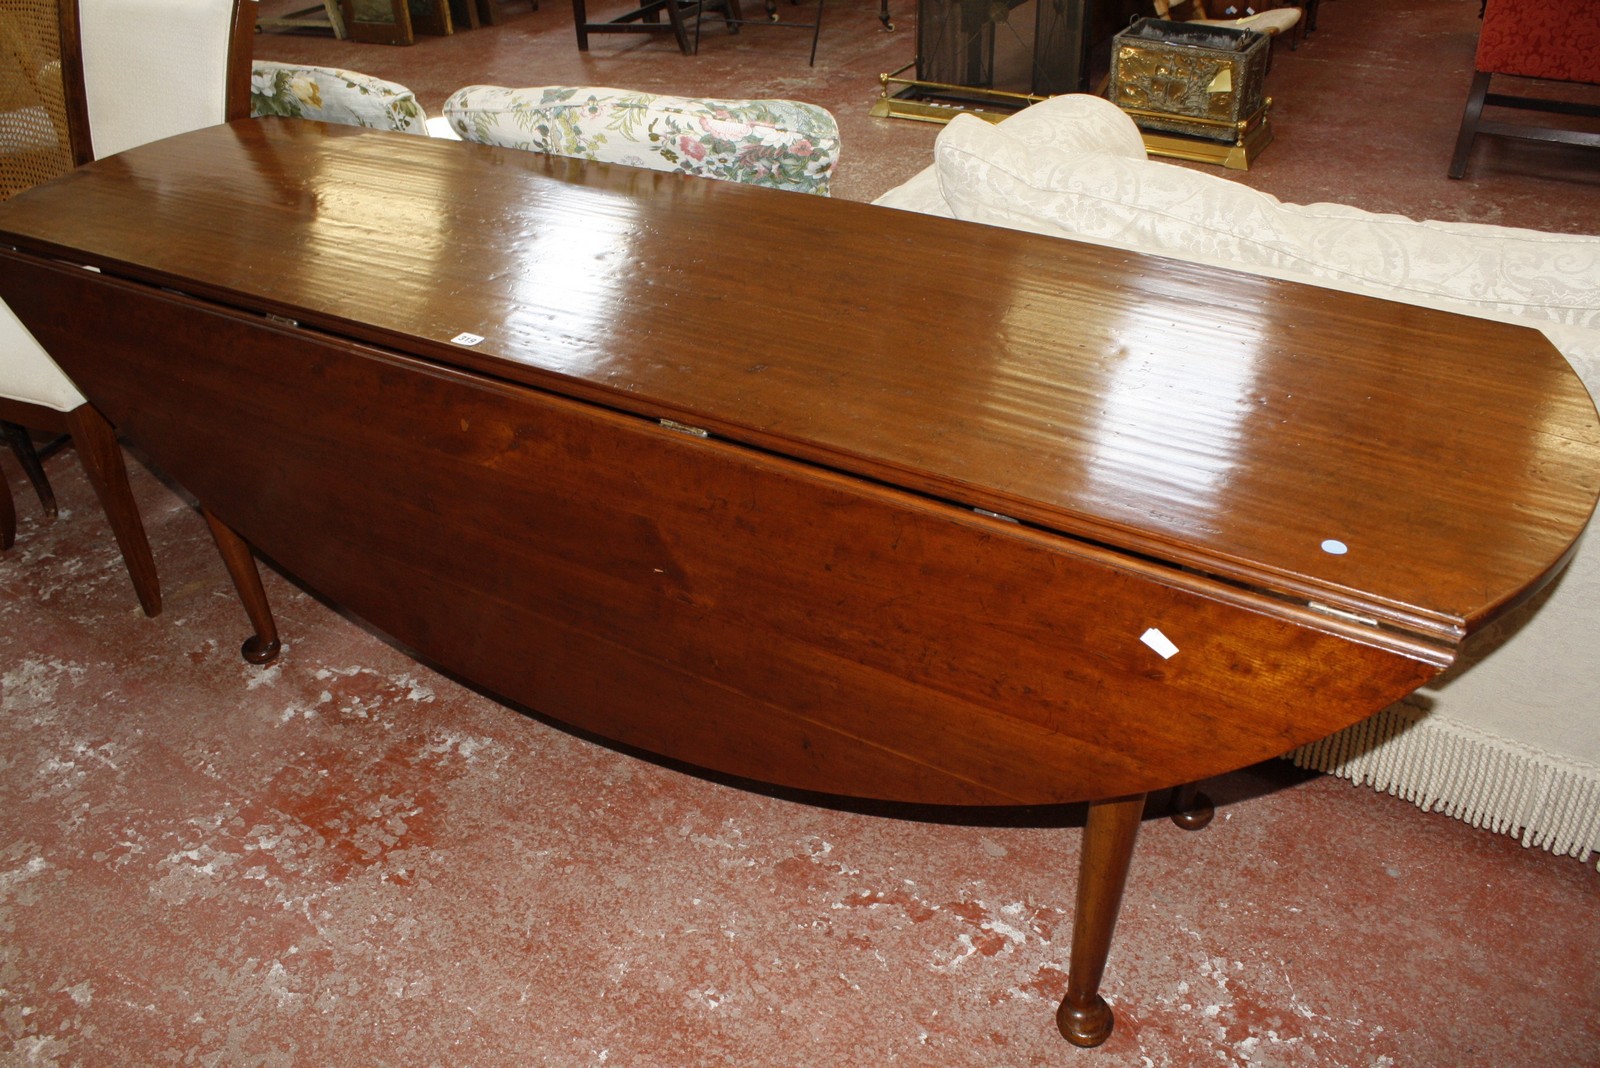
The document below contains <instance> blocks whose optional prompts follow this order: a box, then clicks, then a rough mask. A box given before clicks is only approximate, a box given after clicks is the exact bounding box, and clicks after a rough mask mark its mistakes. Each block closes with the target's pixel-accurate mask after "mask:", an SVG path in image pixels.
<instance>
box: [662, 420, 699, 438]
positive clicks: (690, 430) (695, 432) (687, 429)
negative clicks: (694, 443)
mask: <svg viewBox="0 0 1600 1068" xmlns="http://www.w3.org/2000/svg"><path fill="white" fill-rule="evenodd" d="M661 425H662V426H664V427H666V428H667V429H668V430H676V431H677V432H678V433H680V434H688V435H690V436H691V437H696V438H709V437H710V436H711V431H709V430H702V429H700V428H699V427H697V426H690V425H689V424H688V423H680V422H678V421H677V420H676V419H663V420H661Z"/></svg>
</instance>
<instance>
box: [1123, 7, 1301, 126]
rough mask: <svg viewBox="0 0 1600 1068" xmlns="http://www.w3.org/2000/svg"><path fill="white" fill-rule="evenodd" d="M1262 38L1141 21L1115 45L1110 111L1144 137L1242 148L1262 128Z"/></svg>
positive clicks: (1229, 30)
mask: <svg viewBox="0 0 1600 1068" xmlns="http://www.w3.org/2000/svg"><path fill="white" fill-rule="evenodd" d="M1270 47H1271V42H1270V40H1269V39H1268V38H1267V36H1266V35H1265V34H1260V33H1256V32H1255V31H1254V30H1240V29H1235V28H1234V27H1231V26H1203V25H1199V24H1196V23H1190V22H1167V21H1164V20H1162V19H1150V18H1145V19H1140V20H1139V21H1138V22H1135V23H1134V24H1133V25H1132V26H1130V27H1128V28H1127V29H1126V30H1123V31H1122V32H1121V33H1119V34H1117V35H1116V37H1115V38H1113V45H1112V49H1111V88H1110V96H1111V101H1112V103H1114V104H1116V105H1117V106H1118V107H1120V108H1122V109H1123V110H1124V111H1126V112H1128V114H1130V115H1131V116H1133V119H1134V121H1135V122H1136V123H1138V125H1139V128H1140V129H1141V130H1147V131H1159V132H1163V133H1174V134H1181V135H1183V136H1185V137H1199V138H1204V139H1207V140H1212V141H1229V142H1237V141H1239V140H1241V139H1242V137H1243V136H1244V134H1245V133H1246V132H1247V131H1248V128H1249V127H1251V126H1253V125H1255V124H1257V123H1260V122H1262V121H1264V117H1265V108H1266V100H1265V97H1264V88H1263V86H1264V83H1265V81H1266V76H1267V58H1268V55H1269V52H1268V49H1269V48H1270Z"/></svg>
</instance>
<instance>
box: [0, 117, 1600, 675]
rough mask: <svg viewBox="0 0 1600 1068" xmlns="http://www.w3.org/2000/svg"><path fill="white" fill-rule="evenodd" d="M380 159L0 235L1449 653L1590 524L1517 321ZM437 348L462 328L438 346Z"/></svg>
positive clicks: (251, 178) (173, 184)
mask: <svg viewBox="0 0 1600 1068" xmlns="http://www.w3.org/2000/svg"><path fill="white" fill-rule="evenodd" d="M404 149H405V150H404V151H403V152H401V151H400V150H399V148H398V146H397V145H396V143H395V142H394V141H393V140H392V139H391V138H388V137H385V136H381V135H374V134H372V133H370V132H366V131H357V130H354V129H348V130H347V129H345V128H335V127H322V126H318V125H316V124H308V123H292V122H289V121H288V120H282V121H279V120H268V121H265V122H257V123H243V124H235V125H234V126H232V127H231V128H224V129H217V130H213V131H208V132H207V133H206V134H204V135H200V136H196V137H193V138H186V139H183V140H182V141H179V142H176V143H173V142H169V143H167V144H166V145H163V146H160V147H159V148H153V149H152V150H149V151H140V152H138V153H129V154H126V155H125V156H123V157H120V158H119V159H118V160H115V161H108V168H107V170H106V171H102V172H100V173H102V174H106V175H108V176H109V175H111V174H119V175H120V176H121V177H123V178H125V179H126V180H124V181H120V182H109V181H84V182H73V183H71V184H64V185H61V186H59V187H57V188H55V189H52V190H49V191H48V192H47V193H46V194H44V195H41V196H39V197H37V198H28V199H27V200H26V201H25V202H24V203H19V204H17V205H15V207H14V208H13V209H12V210H11V211H8V212H7V214H6V216H5V219H6V224H5V228H6V230H7V231H8V232H10V233H12V234H13V235H14V236H15V240H17V241H19V242H24V243H27V244H29V245H32V246H35V247H40V248H50V247H61V248H81V249H85V250H88V251H90V252H91V254H90V255H87V256H86V257H85V258H87V259H90V260H92V261H95V262H100V263H105V264H108V265H109V264H117V265H118V270H120V271H124V272H127V273H129V274H130V275H132V276H135V277H142V278H146V279H148V280H151V281H156V282H163V281H167V282H170V281H181V282H182V284H183V286H184V287H186V288H187V289H189V290H191V291H193V292H195V293H196V294H197V295H201V296H207V297H212V298H215V299H219V300H222V301H225V302H230V303H232V302H240V303H242V304H243V305H244V306H248V307H253V308H258V309H260V310H262V311H268V312H275V313H277V314H282V315H288V316H291V317H294V318H297V319H301V320H303V321H304V322H306V323H307V324H308V325H315V326H318V327H320V328H324V329H328V330H330V331H333V332H336V333H342V334H348V335H349V336H351V337H354V338H358V339H361V340H366V341H370V342H373V343H376V344H380V345H386V344H394V343H397V341H398V342H400V343H402V344H403V345H404V346H405V347H406V348H407V349H408V350H409V351H416V352H417V353H418V354H419V355H422V356H425V357H426V358H428V359H432V360H437V361H439V362H441V363H448V364H451V365H455V366H459V367H462V368H466V369H471V370H478V371H483V372H487V373H489V374H493V375H495V376H497V377H503V378H506V379H509V380H514V381H519V382H523V383H526V384H529V385H534V386H539V387H543V388H548V389H553V390H556V391H558V392H561V393H564V394H567V395H570V396H574V397H578V398H581V399H585V400H591V401H596V402H599V403H602V404H605V405H608V406H612V407H616V408H619V409H621V410H625V411H630V412H634V413H637V414H641V415H646V416H652V417H654V416H666V417H670V418H672V419H675V420H679V421H681V422H686V423H689V424H692V425H696V426H702V427H705V428H706V429H709V430H711V431H712V432H714V433H716V434H718V435H719V436H723V437H726V438H728V439H731V440H735V441H741V442H746V443H749V444H752V445H756V446H759V447H761V448H764V449H769V450H772V451H775V452H779V453H782V454H784V455H790V456H794V457H796V458H797V459H802V460H807V461H811V462H816V463H820V464H823V465H825V466H828V467H832V468H836V469H840V470H844V471H849V472H852V473H855V474H860V475H863V476H866V477H870V478H874V479H877V480H881V481H884V482H886V483H889V484H893V485H899V486H904V487H906V488H908V489H913V490H917V491H920V492H926V493H930V494H932V495H935V496H938V497H941V498H944V499H949V500H955V501H959V502H961V503H963V504H970V505H975V506H981V507H984V508H987V509H990V510H992V511H996V512H999V513H1001V514H1004V515H1009V516H1013V517H1016V518H1019V519H1024V520H1027V521H1029V522H1031V523H1036V524H1039V525H1041V526H1043V527H1046V528H1048V529H1053V530H1059V531H1062V532H1065V533H1068V534H1072V535H1076V536H1081V537H1085V538H1088V539H1091V540H1095V541H1099V542H1104V543H1108V544H1113V545H1117V546H1120V547H1123V548H1125V549H1128V550H1131V551H1136V552H1140V553H1143V554H1146V555H1148V556H1151V557H1153V558H1156V559H1158V560H1161V561H1163V562H1166V563H1171V564H1177V565H1183V566H1188V567H1193V568H1196V569H1199V570H1201V571H1204V572H1206V573H1209V574H1215V575H1218V576H1219V577H1223V578H1227V579H1229V580H1232V581H1236V582H1241V583H1244V584H1247V585H1250V586H1254V587H1259V588H1262V589H1267V590H1272V591H1274V592H1275V593H1279V594H1283V595H1286V596H1290V597H1294V598H1297V599H1314V600H1317V601H1320V602H1324V603H1329V604H1332V605H1335V606H1338V607H1344V608H1347V609H1350V610H1352V611H1355V612H1357V613H1358V614H1361V615H1365V616H1368V617H1372V618H1377V619H1379V620H1381V621H1383V622H1384V623H1385V624H1389V625H1392V626H1394V627H1396V628H1399V629H1401V630H1404V631H1407V632H1410V633H1414V634H1417V635H1419V636H1420V637H1422V638H1423V639H1425V640H1428V641H1434V642H1443V643H1445V644H1453V643H1454V642H1456V641H1457V640H1458V639H1459V638H1460V636H1461V635H1462V634H1463V633H1464V632H1466V631H1468V630H1471V629H1473V628H1475V627H1476V626H1478V625H1479V624H1481V623H1482V622H1483V620H1484V619H1485V618H1486V617H1487V616H1489V615H1492V614H1493V613H1494V612H1495V611H1497V610H1498V609H1500V608H1502V607H1504V605H1505V604H1506V602H1507V601H1508V600H1511V599H1514V598H1515V597H1516V596H1518V594H1519V592H1520V591H1523V590H1524V589H1525V588H1526V586H1527V584H1528V582H1529V579H1530V576H1535V575H1538V574H1542V573H1544V572H1547V571H1548V570H1549V569H1550V568H1551V567H1552V566H1554V565H1555V564H1556V563H1557V562H1558V561H1559V560H1560V559H1561V557H1562V554H1563V553H1564V552H1565V550H1566V548H1567V547H1568V546H1569V545H1570V543H1571V539H1572V537H1573V536H1574V535H1575V533H1576V531H1577V530H1578V529H1579V528H1580V527H1581V524H1582V522H1583V519H1584V517H1585V516H1586V515H1587V514H1588V511H1589V509H1590V507H1591V506H1592V504H1593V500H1594V492H1593V491H1594V486H1593V476H1592V472H1591V471H1589V470H1586V469H1585V468H1584V466H1583V465H1584V463H1585V462H1586V460H1587V457H1588V455H1589V450H1591V449H1592V448H1593V447H1594V445H1595V440H1594V429H1593V406H1592V402H1591V401H1590V400H1589V398H1588V396H1587V395H1586V393H1585V392H1584V391H1583V388H1582V385H1581V384H1580V383H1579V382H1578V380H1577V379H1576V377H1575V376H1574V375H1573V374H1572V372H1571V370H1570V368H1569V367H1568V366H1567V365H1566V363H1565V361H1563V360H1562V359H1561V357H1560V356H1559V354H1557V353H1556V352H1555V350H1554V349H1553V348H1552V347H1551V346H1550V345H1549V343H1548V342H1547V341H1545V340H1544V338H1543V337H1542V336H1540V335H1539V334H1538V333H1536V332H1534V331H1531V330H1527V329H1522V328H1517V327H1513V326H1508V325H1502V324H1497V323H1491V322H1486V321H1483V320H1477V319H1468V318H1465V317H1460V316H1454V315H1450V314H1446V313H1442V312H1435V311H1429V310H1426V309H1421V308H1415V307H1410V306H1406V305H1398V304H1388V303H1380V302H1375V301H1372V300H1370V299H1366V298H1361V297H1356V296H1351V295H1347V294H1342V293H1336V292H1331V291H1326V290H1319V289H1312V288H1308V287H1303V286H1296V285H1292V284H1288V283H1281V282H1275V281H1271V280H1267V279H1260V278H1253V277H1247V276H1237V277H1234V278H1231V279H1230V280H1229V283H1228V284H1227V285H1226V286H1220V285H1218V284H1216V278H1215V274H1216V272H1215V271H1213V270H1210V269H1203V268H1198V267H1193V266H1190V265H1186V264H1181V263H1177V262H1174V261H1169V260H1161V259H1157V258H1152V257H1145V256H1138V255H1135V254H1131V253H1121V252H1115V251H1108V250H1104V249H1098V248H1094V247H1090V246H1084V245H1078V244H1073V243H1069V242H1063V241H1058V240H1048V239H1043V238H1036V237H1030V236H1028V235H1021V234H1017V233H1012V232H1009V231H1005V230H999V229H994V228H987V227H977V226H971V225H966V224H961V223H957V222H949V221H945V220H937V219H929V218H923V217H916V216H912V215H909V214H904V213H897V212H887V211H882V210H878V209H875V208H872V207H870V206H867V205H858V204H847V203H838V202H830V201H827V200H824V199H822V198H814V200H813V201H811V202H806V201H801V200H796V199H792V198H791V199H781V200H780V199H778V198H774V197H772V196H770V195H767V191H765V190H760V189H754V188H747V187H739V186H733V185H730V184H727V183H715V184H713V183H692V182H688V181H685V180H684V179H683V178H682V177H681V176H677V175H670V174H658V173H651V172H640V171H634V170H629V169H626V168H605V167H601V166H585V165H583V164H582V163H580V162H578V161H570V160H561V159H552V158H547V157H543V156H537V155H530V154H519V153H514V152H505V151H497V150H494V149H492V148H488V147H486V146H462V145H457V144H451V143H437V142H426V141H421V140H420V139H419V142H418V143H417V144H416V145H415V146H411V145H407V146H404ZM68 202H70V204H71V207H70V209H69V208H67V206H66V205H67V203H68ZM773 279H785V280H786V281H785V282H784V283H782V284H778V283H774V282H773V281H772V280H773ZM824 283H826V284H824ZM464 331H465V332H471V333H473V334H478V335H481V336H483V337H484V338H485V339H486V340H485V341H484V342H483V343H482V344H480V345H478V346H477V347H475V348H464V347H461V346H457V345H451V344H450V338H452V337H455V336H456V335H457V334H459V333H462V332H464ZM688 354H692V359H691V358H689V355H688ZM1490 443H1492V444H1493V447H1492V448H1489V447H1486V445H1488V444H1490ZM1484 487H1495V489H1496V492H1493V493H1486V492H1484ZM1327 539H1337V540H1339V541H1341V542H1344V543H1345V544H1346V545H1348V546H1349V548H1350V551H1349V552H1348V553H1347V554H1345V555H1343V556H1331V555H1329V554H1328V553H1326V552H1324V551H1323V550H1322V549H1321V545H1322V543H1323V542H1324V541H1325V540H1327Z"/></svg>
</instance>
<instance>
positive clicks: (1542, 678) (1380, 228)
mask: <svg viewBox="0 0 1600 1068" xmlns="http://www.w3.org/2000/svg"><path fill="white" fill-rule="evenodd" d="M877 203H879V204H881V205H885V206H888V207H893V208H901V209H905V210H910V211H919V212H925V213H928V214H934V215H943V216H948V217H952V218H957V219H964V220H968V221H971V222H975V223H987V224H990V225H994V226H1006V227H1011V228H1014V229H1019V230H1028V231H1032V232H1035V233H1041V234H1048V235H1053V236H1057V237H1067V238H1073V239H1075V240H1079V241H1088V242H1092V243H1096V244H1101V245H1108V246H1112V247H1115V248H1121V249H1130V250H1134V251H1138V252H1148V253H1155V254H1158V255H1162V256H1170V257H1174V258H1177V259H1182V260H1187V261H1191V262H1197V263H1204V264H1212V265H1215V266H1218V267H1224V268H1229V269H1233V270H1239V271H1246V272H1250V273H1253V274H1259V275H1266V276H1270V277H1274V278H1283V279H1289V280H1292V281H1298V282H1307V283H1310V284H1312V285H1318V286H1326V287H1329V288H1332V289H1339V290H1346V291H1350V292H1357V293H1365V294H1369V295H1372V296H1377V297H1384V298H1387V299H1390V300H1398V301H1404V302H1406V303H1410V304H1417V305H1422V306H1426V307H1431V308H1441V309H1445V310H1448V311H1455V312H1462V313H1465V314H1467V315H1475V316H1480V317H1482V318H1486V319H1499V320H1504V321H1507V322H1513V323H1521V324H1524V325H1527V326H1531V327H1534V328H1536V329H1539V330H1542V331H1543V332H1544V333H1545V335H1546V336H1547V337H1548V338H1549V339H1550V341H1551V342H1552V343H1553V344H1554V345H1555V346H1556V348H1557V349H1559V350H1560V351H1561V352H1562V354H1563V355H1565V356H1566V358H1567V359H1568V360H1569V361H1570V362H1571V363H1572V365H1573V367H1574V368H1576V370H1577V372H1578V374H1579V376H1580V377H1581V378H1582V379H1583V381H1584V383H1585V384H1586V385H1587V386H1588V388H1589V391H1590V393H1591V394H1595V395H1600V237H1579V236H1569V235H1562V234H1548V233H1541V232H1537V231H1531V230H1516V229H1510V228H1506V227H1498V226H1483V225H1474V224H1463V223H1445V222H1418V221H1414V220H1411V219H1408V218H1404V217H1401V216H1397V215H1378V214H1374V213H1371V212H1366V211H1361V210H1358V209H1356V208H1350V207H1344V206H1341V205H1337V204H1311V205H1297V204H1286V203H1282V202H1280V201H1278V200H1277V199H1275V198H1273V197H1271V196H1268V195H1266V194H1263V193H1260V192H1257V191H1255V190H1252V189H1249V188H1247V187H1245V186H1242V185H1240V184H1239V183H1237V182H1235V181H1232V180H1230V179H1227V178H1224V177H1222V176H1221V175H1219V174H1216V173H1213V172H1203V171H1198V170H1192V169H1189V168H1184V167H1179V166H1175V165H1172V164H1166V163H1160V162H1156V161H1154V160H1149V159H1146V157H1145V151H1144V147H1143V144H1142V143H1141V141H1140V139H1139V132H1138V130H1137V129H1136V128H1135V127H1134V125H1133V123H1132V121H1131V120H1130V119H1128V117H1127V116H1126V115H1124V114H1123V113H1122V112H1120V111H1118V110H1117V109H1116V108H1115V107H1114V106H1112V105H1111V104H1110V103H1108V102H1107V101H1105V100H1102V99H1099V98H1096V97H1090V96H1063V97H1057V98H1054V99H1052V100H1048V101H1045V102H1043V103H1040V104H1036V105H1034V106H1033V107H1030V108H1028V109H1026V110H1024V111H1022V112H1020V113H1018V114H1017V115H1014V116H1012V117H1010V118H1007V119H1006V120H1005V121H1004V122H1001V123H1000V124H998V125H990V124H988V123H985V122H983V121H981V120H979V119H976V118H973V117H971V116H961V117H958V118H956V119H955V120H954V121H952V122H951V123H950V124H949V126H947V127H946V128H945V129H944V130H943V131H942V132H941V134H940V136H939V138H938V142H937V145H936V147H935V149H934V162H933V164H932V165H931V166H929V167H928V168H927V169H925V170H924V171H922V172H921V173H920V174H918V175H916V176H915V177H914V178H912V179H911V180H910V181H908V182H906V183H905V184H904V185H902V186H900V187H898V188H896V189H894V190H891V191H890V192H889V193H887V194H885V195H884V196H883V197H881V198H879V200H878V201H877ZM1489 489H1492V487H1486V490H1489ZM1585 541H1586V542H1587V545H1580V547H1579V551H1578V553H1577V555H1576V557H1575V558H1574V560H1573V561H1572V564H1571V565H1570V566H1569V567H1568V568H1567V570H1566V572H1565V573H1564V574H1563V575H1562V576H1561V577H1560V578H1559V579H1558V581H1557V582H1556V583H1554V584H1553V585H1552V586H1551V587H1550V588H1549V589H1547V590H1546V591H1545V593H1544V594H1542V595H1541V596H1540V597H1538V598H1536V599H1535V600H1534V602H1533V603H1531V604H1530V605H1528V606H1526V607H1525V608H1524V609H1522V610H1521V611H1519V612H1517V613H1516V614H1515V616H1514V618H1511V619H1507V620H1505V621H1502V622H1501V623H1500V624H1498V625H1497V626H1496V628H1495V629H1494V631H1493V632H1492V633H1489V634H1485V635H1483V636H1481V637H1482V640H1481V641H1480V642H1479V643H1478V644H1477V647H1476V650H1475V655H1476V658H1477V659H1476V661H1475V662H1473V663H1469V664H1463V665H1458V667H1457V668H1455V669H1452V671H1451V672H1450V673H1448V674H1447V675H1446V676H1444V677H1442V678H1441V679H1440V680H1438V682H1437V683H1436V684H1435V685H1432V686H1430V687H1428V688H1426V689H1425V690H1423V691H1420V692H1419V693H1418V694H1417V695H1415V696H1414V697H1413V698H1412V699H1410V700H1408V701H1406V702H1404V703H1402V704H1399V705H1396V706H1395V707H1393V708H1390V709H1388V710H1386V711H1385V712H1383V713H1380V714H1379V715H1378V716H1375V717H1373V718H1372V719H1371V720H1368V721H1367V722H1366V723H1363V724H1360V725H1358V726H1356V727H1353V728H1350V729H1349V730H1346V731H1343V732H1341V733H1340V734H1336V735H1334V736H1333V737H1331V738H1329V739H1326V740H1324V741H1323V742H1320V743H1317V744H1315V745H1311V746H1307V747H1306V748H1304V749H1302V750H1299V751H1297V752H1296V753H1294V754H1292V757H1293V759H1294V760H1295V761H1296V762H1297V763H1299V764H1301V765H1302V766H1307V767H1314V768H1317V769H1320V770H1323V771H1329V772H1333V773H1336V774H1339V775H1343V776H1345V777H1346V778H1349V779H1351V780H1352V781H1356V782H1360V783H1367V784H1370V785H1372V786H1374V787H1376V788H1378V789H1383V790H1388V791H1390V792H1391V793H1395V794H1399V795H1401V796H1404V797H1406V798H1408V799H1410V800H1412V801H1414V802H1416V803H1417V804H1419V805H1421V806H1422V807H1424V808H1428V809H1436V810H1439V811H1443V812H1447V813H1449V814H1451V815H1454V816H1457V817H1459V818H1462V819H1465V820H1467V821H1469V822H1471V823H1473V824H1476V825H1479V826H1487V827H1492V828H1494V829H1495V830H1498V831H1503V832H1506V833H1511V834H1517V835H1520V836H1521V837H1522V840H1523V841H1524V843H1525V844H1528V845H1538V846H1543V847H1544V848H1547V849H1550V850H1552V851H1554V852H1558V853H1563V854H1570V855H1573V856H1577V857H1582V858H1587V857H1589V855H1590V854H1591V852H1593V851H1595V850H1600V668H1597V667H1596V660H1597V659H1600V533H1596V532H1594V531H1593V530H1591V531H1590V532H1589V534H1588V535H1586V538H1585Z"/></svg>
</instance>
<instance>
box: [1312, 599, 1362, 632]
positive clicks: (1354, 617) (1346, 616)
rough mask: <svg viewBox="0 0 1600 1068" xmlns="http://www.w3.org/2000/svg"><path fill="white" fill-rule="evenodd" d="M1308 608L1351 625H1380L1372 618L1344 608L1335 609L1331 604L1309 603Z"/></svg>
mask: <svg viewBox="0 0 1600 1068" xmlns="http://www.w3.org/2000/svg"><path fill="white" fill-rule="evenodd" d="M1306 607H1307V608H1309V609H1311V610H1312V611H1313V612H1321V613H1322V614H1323V615H1325V616H1332V617H1333V618H1335V619H1343V620H1346V621H1347V622H1350V623H1364V624H1366V625H1367V626H1369V627H1376V626H1377V625H1378V621H1377V620H1376V619H1373V618H1372V617H1371V616H1364V615H1361V614H1360V613H1358V612H1350V611H1347V610H1345V609H1343V608H1335V607H1333V605H1331V604H1323V603H1321V602H1320V601H1307V602H1306Z"/></svg>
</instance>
